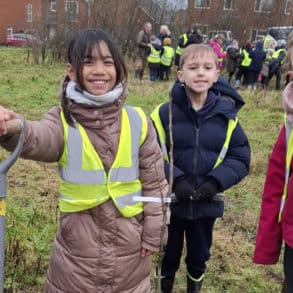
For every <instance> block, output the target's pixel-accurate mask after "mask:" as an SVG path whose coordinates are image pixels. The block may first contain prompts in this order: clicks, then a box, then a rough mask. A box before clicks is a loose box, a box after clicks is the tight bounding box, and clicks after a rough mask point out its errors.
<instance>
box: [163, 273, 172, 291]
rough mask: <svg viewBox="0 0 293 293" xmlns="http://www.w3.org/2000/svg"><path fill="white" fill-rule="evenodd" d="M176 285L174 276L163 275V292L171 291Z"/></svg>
mask: <svg viewBox="0 0 293 293" xmlns="http://www.w3.org/2000/svg"><path fill="white" fill-rule="evenodd" d="M173 285H174V277H173V278H172V277H163V278H162V279H161V290H162V293H171V292H172V289H173Z"/></svg>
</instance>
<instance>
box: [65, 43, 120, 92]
mask: <svg viewBox="0 0 293 293" xmlns="http://www.w3.org/2000/svg"><path fill="white" fill-rule="evenodd" d="M67 73H68V75H69V77H70V79H71V80H72V81H75V82H77V78H76V71H75V69H74V68H73V66H72V65H71V64H69V63H68V64H67ZM81 77H82V81H81V82H82V84H81V86H82V87H83V88H84V90H86V91H87V92H89V93H90V94H92V95H95V96H101V95H104V94H106V93H107V92H109V91H111V90H112V89H113V88H114V87H115V85H116V80H117V72H116V68H115V64H114V60H113V57H112V55H111V52H110V50H109V48H108V46H107V44H106V43H105V42H104V41H101V42H100V43H99V44H98V45H97V46H96V47H95V48H94V49H93V50H92V52H91V55H90V56H85V58H84V60H83V67H82V71H81Z"/></svg>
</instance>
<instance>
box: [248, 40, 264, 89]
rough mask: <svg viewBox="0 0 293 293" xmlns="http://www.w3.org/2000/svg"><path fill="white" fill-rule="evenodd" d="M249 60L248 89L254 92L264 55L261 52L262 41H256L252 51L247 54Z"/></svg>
mask: <svg viewBox="0 0 293 293" xmlns="http://www.w3.org/2000/svg"><path fill="white" fill-rule="evenodd" d="M249 58H250V59H251V62H250V65H249V67H248V88H249V89H251V88H252V89H253V90H256V86H257V82H258V77H259V74H260V72H261V70H262V66H263V62H264V60H265V59H266V53H265V51H264V50H263V41H257V42H256V44H255V47H254V49H253V50H251V51H250V53H249Z"/></svg>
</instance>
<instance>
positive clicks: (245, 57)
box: [240, 49, 251, 67]
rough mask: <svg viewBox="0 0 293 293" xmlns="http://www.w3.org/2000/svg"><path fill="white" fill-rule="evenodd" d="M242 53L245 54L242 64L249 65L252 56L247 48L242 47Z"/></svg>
mask: <svg viewBox="0 0 293 293" xmlns="http://www.w3.org/2000/svg"><path fill="white" fill-rule="evenodd" d="M240 54H243V60H242V62H241V66H243V67H248V66H249V65H250V63H251V58H249V53H248V52H247V51H246V50H245V49H240Z"/></svg>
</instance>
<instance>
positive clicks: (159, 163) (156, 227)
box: [139, 120, 169, 251]
mask: <svg viewBox="0 0 293 293" xmlns="http://www.w3.org/2000/svg"><path fill="white" fill-rule="evenodd" d="M139 162H140V179H141V182H142V188H143V195H144V196H152V197H161V196H163V197H166V196H167V194H168V183H167V181H166V179H165V175H164V162H163V155H162V152H161V149H160V147H159V144H158V142H157V139H156V132H155V130H154V127H153V125H152V123H151V121H150V120H149V121H148V133H147V137H146V140H145V142H144V143H143V145H142V146H141V148H140V153H139ZM168 219H169V211H168V209H167V222H168ZM162 228H163V210H162V204H161V203H151V202H149V203H145V205H144V227H143V236H142V238H143V239H142V241H143V242H142V246H143V247H144V248H146V249H149V250H152V251H159V248H160V241H161V231H162ZM164 228H166V227H164ZM165 231H166V229H165ZM164 239H165V240H164V241H166V234H165V235H164Z"/></svg>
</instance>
